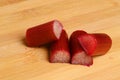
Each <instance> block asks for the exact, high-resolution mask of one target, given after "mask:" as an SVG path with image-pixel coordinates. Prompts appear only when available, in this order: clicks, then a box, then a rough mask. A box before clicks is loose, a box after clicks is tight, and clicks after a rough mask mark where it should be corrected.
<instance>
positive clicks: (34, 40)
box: [26, 20, 63, 46]
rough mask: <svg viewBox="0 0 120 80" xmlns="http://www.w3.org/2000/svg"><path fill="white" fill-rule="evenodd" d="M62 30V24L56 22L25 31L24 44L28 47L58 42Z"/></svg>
mask: <svg viewBox="0 0 120 80" xmlns="http://www.w3.org/2000/svg"><path fill="white" fill-rule="evenodd" d="M62 28H63V26H62V24H61V23H60V22H59V21H57V20H53V21H50V22H47V23H44V24H41V25H38V26H35V27H32V28H29V29H28V30H27V31H26V43H27V45H28V46H41V45H43V44H46V43H49V42H53V41H55V40H58V39H59V38H60V35H61V32H62Z"/></svg>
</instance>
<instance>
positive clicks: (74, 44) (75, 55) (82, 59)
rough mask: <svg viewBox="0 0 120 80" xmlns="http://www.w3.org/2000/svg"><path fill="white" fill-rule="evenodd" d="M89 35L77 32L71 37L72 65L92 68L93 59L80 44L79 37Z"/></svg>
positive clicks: (80, 31)
mask: <svg viewBox="0 0 120 80" xmlns="http://www.w3.org/2000/svg"><path fill="white" fill-rule="evenodd" d="M84 34H87V33H86V32H84V31H82V30H77V31H75V32H73V33H72V35H71V37H70V50H71V53H72V58H71V63H72V64H80V65H86V66H90V65H92V64H93V58H92V57H91V56H88V55H87V54H86V52H85V51H84V49H83V48H82V47H81V45H80V44H79V42H78V37H79V36H81V35H84Z"/></svg>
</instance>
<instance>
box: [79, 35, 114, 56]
mask: <svg viewBox="0 0 120 80" xmlns="http://www.w3.org/2000/svg"><path fill="white" fill-rule="evenodd" d="M78 40H79V43H80V44H81V46H82V47H83V49H84V50H85V51H86V53H87V54H88V55H90V56H97V55H103V54H105V53H106V52H107V51H108V50H109V49H110V48H111V45H112V40H111V38H110V37H109V36H108V35H107V34H102V33H96V34H84V35H82V36H79V37H78Z"/></svg>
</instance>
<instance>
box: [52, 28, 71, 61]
mask: <svg viewBox="0 0 120 80" xmlns="http://www.w3.org/2000/svg"><path fill="white" fill-rule="evenodd" d="M50 62H52V63H68V62H70V52H69V43H68V36H67V33H66V32H65V31H64V30H63V31H62V34H61V36H60V39H59V40H57V41H55V42H53V43H52V45H51V49H50Z"/></svg>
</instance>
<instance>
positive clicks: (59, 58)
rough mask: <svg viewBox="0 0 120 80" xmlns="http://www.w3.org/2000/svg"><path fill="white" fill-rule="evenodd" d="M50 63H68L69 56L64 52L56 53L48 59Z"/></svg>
mask: <svg viewBox="0 0 120 80" xmlns="http://www.w3.org/2000/svg"><path fill="white" fill-rule="evenodd" d="M50 62H52V63H68V62H70V55H69V54H68V53H67V52H66V51H57V52H56V53H55V54H54V55H53V56H52V57H51V59H50Z"/></svg>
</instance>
